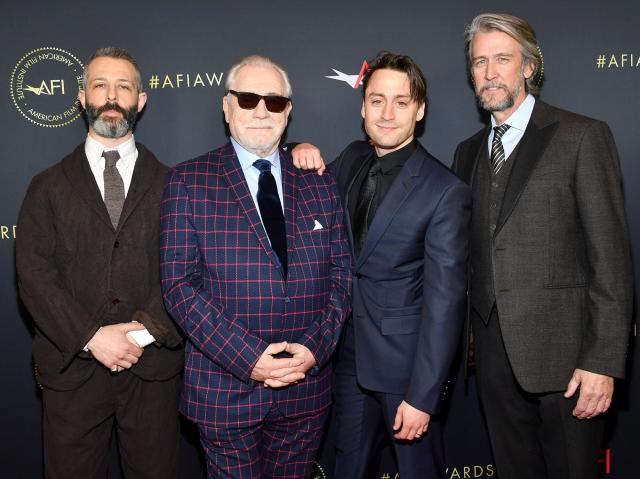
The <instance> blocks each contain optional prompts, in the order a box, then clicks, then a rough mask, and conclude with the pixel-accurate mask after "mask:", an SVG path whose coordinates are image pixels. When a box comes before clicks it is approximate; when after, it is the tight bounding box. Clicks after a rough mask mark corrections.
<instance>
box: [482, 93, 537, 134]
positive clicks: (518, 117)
mask: <svg viewBox="0 0 640 479" xmlns="http://www.w3.org/2000/svg"><path fill="white" fill-rule="evenodd" d="M535 103H536V99H535V98H534V97H533V95H531V94H530V93H529V94H527V97H526V98H525V99H524V101H523V102H522V103H521V104H520V106H519V107H518V108H517V110H516V111H514V112H513V113H512V114H511V116H510V117H509V118H507V120H506V121H505V123H506V124H507V125H509V126H510V127H511V128H515V129H516V130H520V131H525V130H526V129H527V125H528V124H529V120H530V119H531V114H532V113H533V107H534V105H535ZM495 126H496V120H495V119H494V118H493V115H492V116H491V128H494V127H495Z"/></svg>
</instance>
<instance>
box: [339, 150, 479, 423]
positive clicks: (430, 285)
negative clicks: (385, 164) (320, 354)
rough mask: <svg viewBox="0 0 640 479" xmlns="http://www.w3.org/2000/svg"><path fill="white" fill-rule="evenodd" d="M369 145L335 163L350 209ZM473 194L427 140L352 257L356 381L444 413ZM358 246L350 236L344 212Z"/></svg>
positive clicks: (462, 291)
mask: <svg viewBox="0 0 640 479" xmlns="http://www.w3.org/2000/svg"><path fill="white" fill-rule="evenodd" d="M370 154H372V147H371V146H370V145H369V144H368V143H366V142H364V141H357V142H354V143H352V144H351V145H349V146H348V147H347V148H346V149H345V150H344V151H343V152H342V154H341V155H340V157H339V158H338V159H337V160H336V161H335V162H334V163H332V165H331V170H332V171H333V172H334V173H335V174H336V177H337V179H338V186H339V189H340V193H341V195H342V198H343V199H344V201H345V210H347V211H348V209H349V206H348V201H349V192H350V190H351V188H352V187H353V183H354V179H355V178H356V177H357V176H358V172H359V170H360V169H361V168H362V167H364V165H365V164H366V162H365V161H364V160H365V159H366V158H367V157H368V156H369V155H370ZM470 209H471V193H470V189H469V188H468V186H467V185H465V184H464V183H463V182H462V181H460V180H459V179H458V178H457V177H456V176H455V175H454V174H453V173H451V172H450V171H449V169H448V168H447V167H445V166H444V165H442V164H441V163H440V162H439V161H438V160H436V159H435V158H434V157H433V156H431V155H430V154H429V153H428V152H427V151H426V150H425V149H424V148H423V147H422V146H421V145H419V146H418V148H417V149H416V151H415V152H414V153H413V154H412V155H411V157H410V158H409V159H408V160H407V162H406V163H405V165H404V166H403V168H402V169H401V171H400V172H399V173H398V176H397V177H396V179H395V180H394V182H393V184H392V185H391V187H390V189H389V191H388V192H387V194H386V196H385V197H384V199H383V201H382V203H381V204H380V206H379V207H378V210H377V211H376V214H375V217H374V218H373V221H372V223H371V226H370V228H369V232H368V234H367V239H366V242H365V244H364V246H363V249H362V253H361V254H360V256H359V257H358V258H356V259H355V265H354V286H353V319H354V328H355V347H356V373H357V378H358V383H359V384H360V385H361V386H363V387H365V388H367V389H370V390H373V391H381V392H388V393H396V394H405V401H407V402H408V403H409V404H411V405H412V406H414V407H416V408H418V409H420V410H422V411H427V412H430V413H434V412H437V409H438V406H439V403H440V402H441V399H442V397H443V392H444V389H445V388H446V387H447V379H448V375H449V369H450V366H451V363H452V361H453V357H454V355H455V352H456V349H457V347H458V343H459V339H460V331H461V326H462V323H463V318H464V307H465V300H466V288H467V274H466V273H467V255H468V245H467V239H468V230H469V219H470ZM347 229H348V232H349V236H350V240H351V244H352V245H353V235H352V227H351V222H350V218H348V215H347Z"/></svg>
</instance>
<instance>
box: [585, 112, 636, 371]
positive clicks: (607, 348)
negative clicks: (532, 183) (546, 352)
mask: <svg viewBox="0 0 640 479" xmlns="http://www.w3.org/2000/svg"><path fill="white" fill-rule="evenodd" d="M575 195H576V202H577V205H578V214H579V215H580V223H581V225H582V229H583V233H584V241H585V245H586V253H587V254H586V256H587V260H588V268H589V269H588V298H587V308H586V311H585V317H584V323H583V325H584V328H583V337H582V348H581V351H580V356H579V360H578V366H577V367H578V368H580V369H584V370H587V371H591V372H594V373H599V374H605V375H607V376H613V377H619V378H621V377H624V373H625V363H626V355H627V342H628V337H629V327H630V321H631V316H632V295H633V292H632V291H633V288H632V282H633V280H632V271H631V254H630V247H629V232H628V227H627V220H626V215H625V211H624V199H623V195H622V185H621V175H620V165H619V161H618V153H617V150H616V147H615V143H614V141H613V136H612V134H611V131H610V130H609V127H608V126H607V125H606V124H605V123H602V122H594V123H592V124H591V125H590V126H589V128H587V129H586V131H585V133H584V135H583V138H582V141H581V144H580V147H579V150H578V158H577V163H576V171H575Z"/></svg>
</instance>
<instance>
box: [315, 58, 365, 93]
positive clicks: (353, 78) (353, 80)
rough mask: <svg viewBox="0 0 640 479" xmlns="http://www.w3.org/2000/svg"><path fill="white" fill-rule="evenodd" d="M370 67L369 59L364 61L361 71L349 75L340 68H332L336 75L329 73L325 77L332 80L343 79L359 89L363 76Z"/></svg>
mask: <svg viewBox="0 0 640 479" xmlns="http://www.w3.org/2000/svg"><path fill="white" fill-rule="evenodd" d="M368 69H369V64H368V63H367V61H366V60H365V61H363V62H362V67H361V68H360V73H358V74H355V75H349V74H347V73H342V72H341V71H340V70H336V69H335V68H332V70H333V72H334V73H335V75H327V76H325V78H329V79H331V80H338V81H343V82H345V83H346V84H347V85H349V86H350V87H351V88H353V89H357V88H358V87H359V86H360V85H361V84H362V77H363V76H364V74H365V73H366V72H367V70H368Z"/></svg>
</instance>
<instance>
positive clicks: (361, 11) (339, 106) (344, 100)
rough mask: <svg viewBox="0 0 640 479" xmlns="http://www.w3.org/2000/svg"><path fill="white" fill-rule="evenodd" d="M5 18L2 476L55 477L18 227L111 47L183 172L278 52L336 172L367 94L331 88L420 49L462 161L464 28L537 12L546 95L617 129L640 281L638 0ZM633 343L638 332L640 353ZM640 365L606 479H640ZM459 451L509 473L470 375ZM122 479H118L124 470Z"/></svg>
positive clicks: (451, 430)
mask: <svg viewBox="0 0 640 479" xmlns="http://www.w3.org/2000/svg"><path fill="white" fill-rule="evenodd" d="M1 11H2V16H1V18H0V26H1V29H0V44H1V45H2V49H1V50H0V65H1V66H2V70H1V73H0V85H1V87H0V92H2V93H0V95H1V98H2V101H0V121H1V123H0V145H1V148H0V272H1V273H2V278H3V279H2V282H1V283H0V304H2V314H1V316H0V317H1V321H2V323H1V324H2V333H3V334H2V336H3V341H2V344H3V347H2V352H1V353H0V354H1V357H2V363H1V364H2V370H3V376H4V379H3V381H2V383H3V393H2V394H1V395H0V409H1V410H2V428H1V430H0V434H1V436H0V450H1V451H2V453H1V454H2V456H1V457H2V462H1V463H0V475H1V476H2V477H11V478H13V477H26V478H31V477H40V476H41V474H42V472H41V471H42V465H41V462H42V448H41V433H40V421H41V419H40V416H41V412H40V406H41V404H40V397H39V395H38V391H37V388H36V386H35V383H34V380H33V375H32V362H31V345H30V341H31V331H30V324H29V320H28V316H27V315H26V314H25V312H24V310H23V308H22V306H21V305H20V303H19V300H18V298H17V293H16V286H15V273H14V239H15V235H16V234H20V233H19V231H15V227H14V225H15V223H16V220H17V215H18V210H19V207H20V204H21V201H22V199H23V196H24V192H25V190H26V187H27V185H28V183H29V181H30V179H31V177H32V176H33V175H34V174H35V173H37V172H39V171H41V170H43V169H44V168H46V167H48V166H50V165H52V164H53V163H55V162H57V161H59V160H60V159H61V158H62V157H63V156H64V155H65V154H66V153H67V152H69V151H70V150H71V149H72V148H73V147H74V146H75V145H76V144H78V143H80V142H81V141H83V139H84V136H85V133H86V127H85V124H84V122H83V120H82V119H81V118H77V119H75V120H74V119H73V118H74V116H75V115H76V113H77V112H76V111H75V110H74V106H73V98H74V96H75V94H76V91H77V86H76V85H75V83H76V79H75V77H76V76H77V74H78V72H79V71H81V66H80V65H78V63H77V61H76V60H74V58H73V57H74V56H75V57H76V58H77V59H79V60H81V61H84V60H86V58H87V57H88V56H89V55H90V54H91V53H92V52H93V51H94V50H95V49H96V48H98V47H100V46H106V45H116V46H123V47H125V48H127V49H129V50H130V52H131V53H132V54H133V56H134V57H136V58H137V59H138V61H139V63H140V66H141V69H142V72H143V80H144V83H145V87H146V89H147V91H148V93H149V102H148V106H147V108H146V110H145V112H144V114H143V117H142V119H141V121H140V123H139V126H138V128H137V130H136V138H137V140H138V141H141V142H143V143H145V144H146V145H147V146H148V147H149V148H151V150H153V151H154V152H155V153H156V154H157V155H158V157H159V158H160V159H161V160H162V161H164V162H165V163H167V164H169V165H173V164H176V163H178V162H180V161H183V160H185V159H188V158H191V157H193V156H195V155H197V154H200V153H203V152H205V151H207V150H210V149H212V148H214V147H217V146H219V145H221V144H222V143H223V141H224V140H225V129H224V121H223V117H222V113H221V96H222V93H223V87H222V85H223V81H224V78H223V75H222V74H223V72H225V71H226V69H227V68H228V67H229V66H230V64H232V63H233V62H234V61H235V60H237V59H238V58H239V57H241V56H244V55H247V54H250V53H262V54H265V55H268V56H271V57H273V58H274V59H276V60H277V61H279V62H280V63H281V64H282V65H283V66H284V67H285V69H286V70H287V71H288V72H289V74H290V77H291V81H292V83H293V88H294V103H293V104H294V109H293V114H292V121H291V123H290V126H289V129H288V139H290V140H296V141H299V140H305V141H311V142H313V143H315V144H317V145H319V146H320V147H321V148H322V151H323V153H324V155H325V158H326V159H328V160H330V159H332V158H334V157H335V156H336V155H337V153H339V152H340V151H341V149H342V148H343V147H344V146H345V145H346V144H347V143H348V142H349V141H351V140H353V139H355V138H361V137H362V136H363V133H362V126H361V119H360V115H359V109H360V101H361V96H360V95H361V90H360V89H354V88H353V87H352V85H350V84H349V81H351V82H352V83H353V82H354V81H355V78H356V77H350V78H346V80H347V81H336V80H334V79H330V78H327V76H340V73H338V72H341V73H342V74H345V75H356V76H357V75H358V73H359V72H360V70H361V67H362V64H363V61H364V60H365V59H366V58H371V57H372V56H374V55H375V53H376V52H378V51H379V50H383V49H388V50H392V51H396V52H401V53H406V54H408V55H411V56H412V57H413V58H414V59H415V60H416V61H417V62H418V63H419V64H420V65H421V66H422V68H423V70H424V72H425V74H426V75H427V77H428V80H429V107H428V109H429V111H428V117H427V120H426V121H425V125H424V126H425V128H424V133H422V134H421V137H420V140H421V141H422V142H423V144H424V145H425V146H426V147H427V148H428V149H429V150H430V151H431V153H433V154H434V155H435V156H437V157H438V158H440V159H441V160H442V161H443V162H445V163H447V164H449V163H450V162H451V159H452V155H453V151H454V149H455V146H456V145H457V143H458V142H459V141H461V140H462V139H464V138H467V137H468V136H470V135H471V134H472V133H474V132H475V131H477V130H478V129H479V128H480V127H481V126H482V122H483V120H486V119H485V118H483V117H482V116H481V114H480V113H479V111H478V110H477V108H476V107H475V103H474V97H473V92H472V90H471V88H470V87H469V84H468V81H467V77H466V73H465V58H464V48H463V29H464V26H465V25H466V24H467V23H468V22H469V21H470V20H471V19H472V18H473V17H474V16H475V15H476V14H478V13H480V12H482V11H506V12H510V13H513V14H516V15H519V16H522V17H524V18H526V19H528V20H529V21H530V22H531V23H532V24H533V25H534V27H536V29H537V33H538V37H539V40H540V43H541V45H542V49H543V53H544V57H545V70H546V81H545V85H544V88H543V91H542V98H544V99H545V100H546V101H548V102H550V103H553V104H556V105H558V106H560V107H563V108H566V109H569V110H574V111H579V112H581V113H584V114H587V115H590V116H594V117H597V118H600V119H603V120H605V121H607V122H608V123H609V125H610V126H611V128H612V130H613V132H614V135H615V139H616V142H617V144H618V148H619V151H620V157H621V163H622V170H623V175H624V180H625V189H626V201H627V214H628V217H629V222H630V228H631V235H632V241H633V247H634V251H635V253H636V254H635V258H636V260H635V266H636V268H635V269H636V271H637V269H638V268H637V263H638V262H637V258H638V251H639V250H638V248H639V242H640V237H639V228H640V219H639V218H638V209H639V208H640V192H639V191H638V190H636V189H635V188H634V186H635V185H634V180H635V179H637V178H638V173H639V171H638V170H639V168H640V165H638V146H639V140H638V136H639V135H638V133H639V132H638V125H639V124H640V122H639V113H640V101H639V99H640V96H639V94H638V89H637V85H638V79H639V78H640V35H639V34H638V31H639V30H638V23H637V22H638V19H639V18H640V3H639V2H637V1H635V0H626V1H611V2H606V3H605V2H602V1H597V0H557V1H555V2H526V1H524V0H515V1H513V2H506V1H491V0H484V1H481V2H479V1H476V0H458V1H449V2H432V1H424V0H423V1H420V0H396V1H395V2H389V1H379V0H370V1H361V0H353V1H352V2H334V1H324V2H308V1H300V0H271V1H270V2H259V1H254V0H245V1H243V2H240V1H236V2H232V1H229V0H226V1H224V0H218V1H215V2H213V1H209V2H207V1H196V0H183V1H181V2H163V1H149V0H140V1H137V2H133V1H128V2H123V1H111V2H88V1H84V2H83V1H79V0H68V1H65V2H60V1H51V0H50V1H44V0H31V1H28V2H15V1H14V2H9V1H3V5H2V10H1ZM38 49H42V50H38ZM334 70H337V72H336V71H334ZM156 75H157V76H156ZM156 80H157V81H156ZM220 80H221V82H220V84H218V82H219V81H220ZM72 120H73V121H72ZM634 331H635V328H634ZM635 340H636V338H635V334H633V335H632V337H631V346H632V350H633V346H634V343H635ZM638 361H639V359H638V354H635V355H634V354H633V351H632V352H631V354H630V360H629V369H630V370H629V379H628V380H627V381H625V382H623V383H619V384H618V386H617V391H616V398H615V404H614V412H613V414H611V415H610V416H611V417H610V425H611V427H610V428H609V432H608V440H607V446H606V449H604V450H603V452H602V454H601V456H600V457H599V458H597V460H599V461H600V462H601V464H602V477H605V478H624V479H632V478H634V477H638V466H639V460H638V453H637V437H638V433H637V431H638V428H639V425H640V424H639V422H640V406H639V405H638V402H639V401H640V390H639V389H638V388H639V383H640V381H638V378H637V377H635V376H637V370H638V367H637V366H638V364H637V363H638ZM634 366H635V367H634ZM458 376H459V373H458ZM189 430H190V429H189V428H188V427H185V435H184V441H183V446H184V447H183V448H182V455H183V461H182V462H183V464H182V469H183V475H184V477H189V478H192V477H193V478H198V477H202V472H201V469H200V467H201V466H200V463H199V457H198V446H197V440H196V439H194V438H193V436H192V435H190V433H189ZM331 441H332V440H331V432H329V435H328V438H327V440H326V444H325V448H324V450H323V455H322V458H321V460H320V466H319V467H318V468H317V471H316V475H317V476H318V477H320V478H324V477H326V478H330V477H331V474H330V466H331V461H332V447H331ZM446 441H447V449H448V465H449V469H448V473H447V477H450V478H486V477H496V474H495V472H494V470H493V466H492V465H491V458H490V455H489V451H488V446H487V438H486V434H485V432H484V429H483V426H482V419H481V416H480V413H479V409H478V405H477V400H476V396H475V388H474V382H473V380H471V381H469V383H468V384H467V386H466V388H465V385H464V383H463V381H462V380H461V379H460V377H458V380H457V381H456V383H455V388H454V391H453V397H452V401H451V406H450V410H449V417H448V423H447V432H446ZM70 459H71V458H70ZM115 460H116V457H115V455H114V457H113V458H112V462H113V461H115ZM594 460H596V458H594ZM395 474H396V473H395V471H394V470H393V467H392V466H391V464H390V462H389V456H388V453H387V454H383V457H382V465H381V468H380V472H379V474H377V475H375V476H374V477H375V478H378V477H381V478H383V479H393V478H394V476H395ZM110 477H114V478H116V477H120V473H119V471H118V470H117V468H115V467H114V468H112V471H111V472H110ZM374 477H372V479H374Z"/></svg>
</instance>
